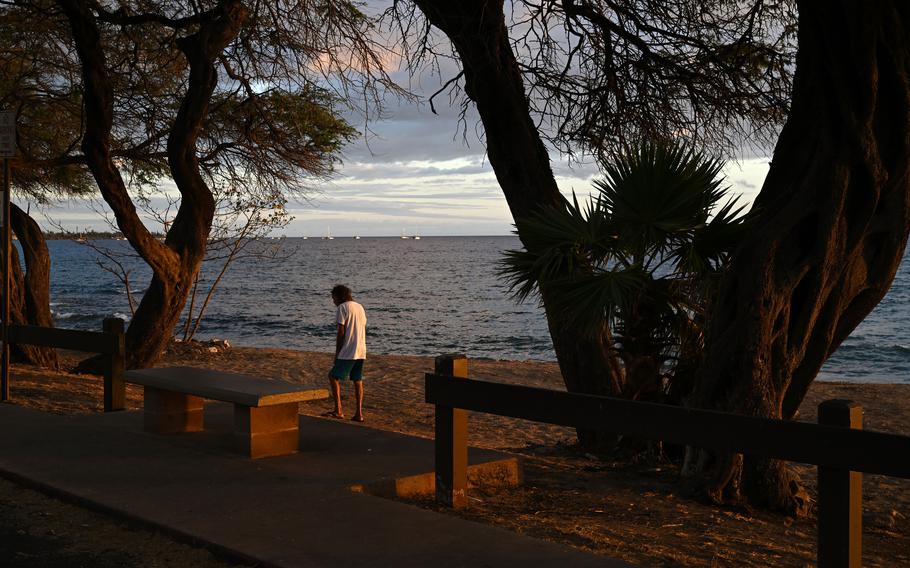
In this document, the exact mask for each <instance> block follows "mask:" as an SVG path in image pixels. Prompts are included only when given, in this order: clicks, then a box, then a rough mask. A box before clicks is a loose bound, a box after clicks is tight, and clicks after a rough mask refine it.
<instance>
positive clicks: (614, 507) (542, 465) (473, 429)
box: [13, 344, 910, 567]
mask: <svg viewBox="0 0 910 568" xmlns="http://www.w3.org/2000/svg"><path fill="white" fill-rule="evenodd" d="M331 358H332V356H331V354H330V353H311V352H300V351H291V350H280V349H256V348H237V347H235V348H227V349H220V348H218V347H213V346H206V345H199V344H197V345H193V346H180V345H179V344H178V345H176V346H175V348H174V349H173V350H172V351H170V352H169V353H168V354H167V356H166V357H165V359H164V361H162V363H161V364H162V365H192V366H199V367H209V368H216V369H224V370H232V371H237V372H245V373H250V374H256V375H260V376H266V377H272V378H276V379H282V380H286V381H292V382H300V383H306V384H319V385H321V384H323V382H324V381H325V379H324V377H325V374H326V372H327V370H328V368H329V366H330V363H331ZM75 360H76V359H75V355H74V354H66V355H65V356H64V361H65V364H66V365H69V364H72V363H73V362H74V361H75ZM432 370H433V360H432V358H426V357H410V356H398V355H370V356H369V358H368V360H367V365H366V372H365V381H366V382H365V385H366V400H365V403H364V414H365V417H366V420H367V425H369V426H371V427H374V428H381V429H385V430H391V431H395V432H403V433H406V434H411V435H415V436H422V437H427V438H431V437H432V434H433V432H432V428H433V426H432V422H433V407H432V406H430V405H427V404H425V403H424V402H423V375H424V373H426V372H430V371H432ZM13 372H14V382H13V396H14V398H15V399H16V403H17V404H22V405H24V406H30V407H34V408H38V409H41V410H45V411H50V412H61V413H76V412H99V411H100V410H101V383H100V379H99V378H98V377H94V376H79V375H72V374H69V373H64V372H46V371H41V370H36V369H32V368H28V367H24V366H18V367H14V370H13ZM470 375H471V376H472V377H477V378H485V379H489V380H495V381H501V382H507V383H515V384H524V385H531V386H538V387H545V388H553V389H562V388H563V386H562V379H561V376H560V374H559V371H558V368H557V366H556V364H555V363H545V362H521V361H492V360H472V361H470ZM127 398H128V405H129V406H130V407H131V408H139V407H140V405H141V391H140V390H139V389H135V388H133V387H130V388H129V389H128V397H127ZM830 398H848V399H852V400H855V401H857V402H859V403H861V404H862V405H863V407H864V409H865V427H866V428H867V429H871V430H880V431H885V432H894V433H900V434H905V435H910V385H871V384H844V383H821V382H817V383H816V384H814V385H813V387H812V388H811V389H810V391H809V394H808V396H807V397H806V400H805V401H804V403H803V406H802V407H801V409H800V419H801V420H808V421H814V420H815V414H816V413H815V409H816V407H817V405H818V403H819V402H821V401H822V400H825V399H830ZM350 402H351V401H350V389H349V388H348V389H346V391H345V397H344V403H345V404H346V405H350ZM328 408H329V403H328V401H316V402H312V403H304V404H301V406H300V410H301V413H303V414H307V415H312V416H318V415H319V414H321V413H322V412H324V411H325V410H327V409H328ZM348 414H350V407H349V406H348ZM469 431H470V442H471V444H472V445H476V446H480V447H486V448H492V449H497V450H503V451H508V452H512V453H515V454H517V455H519V456H521V457H522V458H523V460H524V464H525V472H526V480H525V484H524V485H523V486H522V487H520V488H517V489H511V490H505V491H498V492H496V493H476V494H472V495H471V505H470V507H469V509H467V510H466V511H462V512H458V513H452V512H446V513H447V514H458V515H460V516H464V517H467V518H470V519H473V520H476V521H479V522H484V523H490V524H494V525H499V526H502V527H505V528H508V529H510V530H514V531H517V532H520V533H524V534H528V535H531V536H534V537H537V538H543V539H547V540H553V541H558V542H562V543H566V544H569V545H572V546H576V547H579V548H582V549H585V550H589V551H592V552H595V553H599V554H606V555H609V556H612V557H617V558H622V559H624V560H627V561H630V562H634V563H638V564H641V565H644V566H756V567H757V566H810V565H814V561H815V538H816V532H815V518H814V516H813V517H810V518H807V519H792V518H789V517H786V516H782V515H776V514H771V513H767V512H763V511H754V510H750V509H747V508H741V507H736V508H733V507H731V508H718V507H713V506H708V505H705V504H702V503H699V502H696V501H694V500H692V499H690V498H687V497H686V496H684V495H683V494H682V493H681V492H680V488H679V483H678V478H677V471H676V468H675V466H674V465H673V464H670V463H664V462H659V461H655V460H643V461H641V462H640V463H629V462H628V461H614V460H612V459H605V458H601V457H598V456H594V455H589V454H585V453H583V452H581V451H579V450H578V448H577V447H576V446H575V445H574V441H575V439H574V432H573V431H572V430H571V429H568V428H562V427H556V426H550V425H545V424H537V423H532V422H526V421H521V420H513V419H508V418H501V417H496V416H491V415H478V414H472V415H471V416H470V418H469ZM798 470H799V471H800V472H801V474H802V475H803V478H804V481H805V483H806V485H807V487H808V489H809V491H810V494H812V495H813V496H814V494H815V487H814V468H810V467H799V469H798ZM863 490H864V519H863V523H864V565H866V566H883V567H892V566H901V565H907V566H910V520H908V517H910V482H908V481H905V480H896V479H891V478H883V477H880V476H865V478H864V489H863ZM413 504H414V505H415V506H421V507H428V508H435V505H434V504H433V503H432V502H430V501H415V502H413ZM108 545H109V543H108ZM171 552H172V553H173V551H171Z"/></svg>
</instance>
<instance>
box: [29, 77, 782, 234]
mask: <svg viewBox="0 0 910 568" xmlns="http://www.w3.org/2000/svg"><path fill="white" fill-rule="evenodd" d="M451 71H452V70H449V72H451ZM443 74H445V71H443ZM451 75H454V73H451ZM451 75H449V76H451ZM392 76H393V78H394V79H395V80H396V81H398V82H399V83H400V84H403V85H407V86H408V87H409V88H410V89H411V90H412V91H416V92H417V94H418V95H420V96H421V99H422V100H421V101H420V102H416V103H415V102H408V101H396V100H391V101H387V104H388V106H387V107H386V109H385V118H384V120H382V121H377V122H373V123H371V124H370V125H369V128H370V130H371V132H372V134H371V135H370V136H369V137H368V138H365V137H360V138H359V139H357V140H355V141H354V142H353V143H351V144H350V145H349V146H347V147H346V148H345V149H344V151H343V154H342V156H341V158H342V163H341V164H340V166H339V167H338V171H337V174H336V175H335V176H334V177H333V179H332V180H330V181H328V182H326V183H320V184H319V185H317V186H315V187H314V193H313V194H312V195H311V196H310V198H309V199H307V200H306V201H296V202H293V201H292V202H290V203H289V204H288V210H289V212H290V214H291V215H292V216H293V217H294V219H293V221H291V223H290V225H288V226H287V227H286V228H285V229H283V230H281V231H280V232H278V233H276V236H277V235H278V234H283V235H287V236H310V237H318V236H324V235H326V234H327V233H330V234H331V235H332V236H338V237H341V236H355V235H357V236H364V237H366V236H398V235H401V234H402V233H406V234H408V235H415V234H417V235H421V236H434V235H508V234H510V233H511V231H512V217H511V215H510V214H509V209H508V206H507V204H506V201H505V197H504V196H503V194H502V191H501V190H500V188H499V185H498V184H497V182H496V178H495V175H494V174H493V168H492V167H491V166H490V163H489V161H488V160H487V158H486V155H485V148H484V144H483V141H482V125H481V124H480V122H479V119H478V116H477V114H476V111H475V110H474V108H473V106H471V107H470V108H469V111H468V113H467V115H466V117H465V122H464V124H463V125H461V126H462V127H461V128H460V127H459V120H458V119H459V111H460V108H459V107H458V106H457V103H456V105H455V106H450V105H449V98H448V96H447V95H445V94H443V95H441V96H439V97H437V98H436V100H435V107H436V110H437V112H438V114H433V113H432V112H431V110H430V107H429V105H428V104H427V103H426V99H427V97H428V96H429V95H430V94H431V93H433V92H434V91H436V90H437V89H438V88H439V86H440V85H441V84H442V83H443V82H445V80H447V79H448V78H449V76H444V77H443V78H442V79H440V78H439V76H438V75H433V76H429V75H427V76H422V77H419V78H417V79H415V80H409V79H408V77H407V75H406V74H405V73H404V72H403V71H400V72H396V73H393V74H392ZM350 122H351V123H352V125H354V126H355V127H360V128H363V125H362V124H359V123H358V120H357V119H356V118H352V119H351V120H350ZM550 157H551V164H552V167H553V170H554V173H555V176H556V181H557V184H558V186H559V188H560V190H561V191H562V192H563V193H564V194H565V195H566V196H570V195H571V194H572V192H575V193H576V194H577V195H578V196H579V197H584V196H587V195H589V194H590V192H591V191H592V181H593V180H595V179H597V178H598V177H599V172H598V169H597V167H596V166H595V165H594V164H592V163H577V162H573V163H572V164H571V165H570V164H569V162H568V160H566V159H565V158H563V157H561V156H559V155H558V154H557V153H555V152H551V156H550ZM769 161H770V160H769V159H768V158H765V157H754V158H748V159H744V160H742V161H739V162H730V163H728V164H727V167H726V168H725V175H726V178H727V184H728V185H729V186H731V188H732V189H733V192H735V193H737V194H742V195H743V199H744V200H745V201H746V202H748V203H751V200H752V198H753V197H754V196H755V195H756V194H757V193H758V190H759V189H760V188H761V185H762V182H763V180H764V177H765V175H766V174H767V171H768V164H769ZM161 188H162V189H163V190H164V191H167V192H169V193H171V194H174V195H176V194H177V192H176V188H175V187H174V185H173V182H171V181H170V180H164V181H162V183H161ZM20 205H25V204H22V203H20ZM101 209H106V206H105V205H104V203H103V202H102V201H101V200H100V199H97V200H96V203H95V204H94V206H87V204H86V203H85V202H84V201H68V202H64V203H60V204H54V205H52V206H48V207H43V208H38V207H37V206H34V205H32V213H33V215H34V216H35V217H36V218H37V219H38V221H39V223H40V224H41V225H42V226H43V227H44V228H45V229H49V230H54V227H55V226H58V225H59V226H62V227H64V228H66V229H69V230H73V231H77V232H78V231H82V230H90V229H91V230H101V231H107V230H111V229H110V228H109V226H108V225H107V224H106V222H105V221H104V219H103V218H102V217H101V216H100V215H99V214H98V212H97V211H98V210H101ZM147 224H148V226H149V228H150V229H151V230H155V231H158V230H161V227H160V225H158V224H157V223H155V222H152V221H151V220H149V221H148V223H147Z"/></svg>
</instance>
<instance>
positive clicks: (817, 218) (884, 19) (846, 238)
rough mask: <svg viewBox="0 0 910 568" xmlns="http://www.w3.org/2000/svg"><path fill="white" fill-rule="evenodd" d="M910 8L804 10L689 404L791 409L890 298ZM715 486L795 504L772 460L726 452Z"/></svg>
mask: <svg viewBox="0 0 910 568" xmlns="http://www.w3.org/2000/svg"><path fill="white" fill-rule="evenodd" d="M908 174H910V4H908V3H906V2H904V1H903V0H893V1H884V0H882V1H880V2H851V1H847V0H841V1H837V2H834V1H832V2H827V3H824V4H821V3H816V2H802V3H800V6H799V53H798V56H797V67H796V75H795V84H794V91H793V104H792V108H791V112H790V115H789V118H788V121H787V124H786V126H785V127H784V130H783V132H782V133H781V137H780V140H779V141H778V144H777V147H776V149H775V152H774V159H773V162H772V165H771V169H770V171H769V173H768V177H767V179H766V181H765V185H764V187H763V188H762V191H761V194H760V195H759V196H758V199H757V200H756V202H755V208H756V210H757V216H756V218H755V226H754V230H753V231H752V232H751V233H750V236H749V237H748V239H747V241H746V243H745V244H744V245H743V246H742V247H741V248H740V249H739V250H738V251H737V253H736V255H735V258H734V262H733V266H732V272H731V273H730V275H729V278H728V279H727V280H726V282H725V284H724V286H723V288H722V291H721V294H720V296H719V299H718V305H717V307H716V309H715V310H714V313H713V320H712V321H711V326H710V332H709V340H708V351H707V361H706V363H705V365H704V367H703V370H702V373H701V377H700V381H699V382H698V384H697V387H696V392H695V393H694V394H693V396H692V398H691V400H690V403H691V404H692V405H695V406H704V407H709V408H715V409H721V410H726V411H731V412H737V413H743V414H749V415H754V416H762V417H769V418H782V419H790V418H792V417H793V415H794V413H795V412H796V410H797V408H798V407H799V404H800V402H801V401H802V399H803V397H804V395H805V393H806V391H807V389H808V388H809V385H810V384H811V382H812V381H813V380H814V378H815V376H816V374H817V373H818V371H819V369H820V368H821V366H822V364H823V363H824V361H825V360H826V359H827V358H828V357H829V356H830V355H831V353H832V352H833V351H834V350H835V349H836V348H837V347H838V346H839V345H840V343H841V342H842V341H843V340H844V339H845V338H846V337H847V336H848V335H849V334H850V332H851V331H852V330H853V329H854V328H855V327H856V326H857V325H858V324H859V322H861V321H862V320H863V318H865V317H866V315H867V314H868V313H869V312H870V311H871V310H872V309H873V308H874V307H875V305H876V304H877V303H878V302H879V301H880V300H881V298H882V297H883V296H884V295H885V293H886V292H887V290H888V288H889V287H890V286H891V282H892V280H893V278H894V275H895V272H896V271H897V268H898V265H899V263H900V261H901V258H902V257H903V253H904V248H905V246H906V243H907V235H908V229H910V175H908ZM719 462H720V464H721V467H720V468H719V469H718V470H716V473H717V474H718V476H717V477H716V478H715V480H714V482H712V483H711V485H710V487H709V488H708V493H709V495H711V496H712V497H713V498H715V499H717V500H724V499H726V498H727V497H730V496H740V495H742V496H745V497H747V498H749V499H750V500H751V501H753V502H756V503H759V504H766V505H771V506H773V507H778V508H783V509H785V510H790V511H794V510H797V509H799V508H800V507H801V505H802V503H800V500H799V499H798V498H795V496H794V493H795V490H796V488H797V485H796V484H794V483H791V481H792V479H791V476H790V475H789V473H788V471H787V468H786V467H785V466H784V465H783V464H781V463H779V462H769V461H767V460H762V461H758V460H749V459H746V460H745V461H743V460H740V459H738V458H733V459H721V460H719Z"/></svg>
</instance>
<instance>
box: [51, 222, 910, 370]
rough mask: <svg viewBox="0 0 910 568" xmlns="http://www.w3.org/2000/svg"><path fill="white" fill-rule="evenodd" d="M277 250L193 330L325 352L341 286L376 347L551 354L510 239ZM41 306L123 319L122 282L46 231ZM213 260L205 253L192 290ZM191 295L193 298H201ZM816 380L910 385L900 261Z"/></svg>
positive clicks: (210, 274)
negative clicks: (511, 281) (516, 272)
mask: <svg viewBox="0 0 910 568" xmlns="http://www.w3.org/2000/svg"><path fill="white" fill-rule="evenodd" d="M94 243H95V244H97V245H99V246H103V247H106V248H108V249H110V250H113V251H114V252H120V253H123V254H125V255H127V256H123V257H119V258H118V261H119V262H120V263H121V264H122V265H123V267H124V268H125V269H126V270H128V271H129V279H130V283H131V285H132V288H133V290H134V291H135V292H136V295H137V298H138V297H141V293H142V291H143V289H144V287H145V286H147V285H148V282H149V279H150V274H151V273H150V271H149V269H148V267H147V266H145V264H144V263H143V262H142V261H141V260H140V259H139V258H137V257H135V255H134V254H133V255H130V253H131V252H132V251H131V249H130V248H129V245H128V244H127V243H126V242H123V241H95V242H94ZM266 244H276V245H280V247H281V249H280V252H279V257H278V258H276V259H259V260H257V259H254V258H245V259H241V260H238V261H236V262H235V263H234V264H233V265H232V266H231V267H230V268H229V269H228V272H227V273H226V275H225V276H224V278H223V279H222V281H221V283H220V284H219V286H218V287H217V289H216V290H215V293H214V296H213V297H212V300H211V302H210V304H209V306H208V308H207V312H206V315H205V317H204V318H203V320H202V323H201V325H200V328H199V331H198V333H197V336H196V338H197V339H213V338H218V339H227V340H229V341H230V342H231V343H232V344H234V345H243V346H251V347H279V348H289V349H301V350H308V351H331V350H332V349H334V340H335V324H334V314H335V309H334V306H333V304H332V300H331V296H330V293H329V291H330V290H331V288H332V286H333V285H335V284H338V283H343V284H346V285H348V286H349V287H350V288H351V289H352V290H353V292H354V298H355V299H356V300H357V301H359V302H360V303H362V304H363V305H364V307H365V308H366V312H367V317H368V320H369V321H368V326H367V342H368V348H369V350H370V351H372V352H374V353H392V354H409V355H425V356H434V355H437V354H440V353H452V352H458V353H464V354H466V355H467V356H468V357H471V358H480V357H483V358H493V359H531V360H544V361H552V360H554V359H555V355H554V353H553V347H552V344H551V343H550V338H549V333H548V331H547V325H546V320H545V318H544V315H543V310H542V309H541V308H540V307H538V305H537V304H536V302H534V301H529V302H526V303H523V304H518V303H516V302H515V301H513V300H512V299H511V298H510V296H509V292H508V289H507V287H506V285H505V284H504V283H503V281H502V280H500V279H499V278H498V277H497V276H496V270H497V267H498V263H499V262H500V260H501V259H502V252H503V251H504V250H507V249H514V248H518V247H519V242H518V239H517V238H515V237H423V238H421V239H419V240H415V239H402V238H399V237H363V238H361V239H353V238H341V237H339V238H335V239H332V240H328V239H318V238H317V239H313V238H310V239H302V238H288V239H282V240H280V241H269V242H267V243H266ZM48 248H49V249H50V254H51V261H52V270H51V308H52V311H53V314H54V317H55V323H56V325H57V326H58V327H66V328H73V329H95V330H97V329H100V327H101V320H102V319H103V318H105V317H108V316H112V315H113V316H119V317H123V318H125V319H127V320H128V319H129V314H130V310H129V304H128V301H127V296H126V292H125V288H124V285H123V283H122V282H121V281H120V280H119V279H118V278H117V277H115V276H114V275H113V274H112V273H111V272H110V271H108V270H105V266H107V267H108V268H110V267H111V266H112V263H111V262H110V261H108V260H106V259H104V258H102V257H101V256H100V255H99V254H98V253H97V252H95V251H93V250H92V249H91V248H90V247H88V246H86V245H85V244H82V243H78V242H74V241H50V242H49V243H48ZM220 268H221V266H220V263H215V262H213V263H207V264H206V265H204V268H203V271H202V283H201V286H200V294H205V293H206V292H207V289H208V285H210V284H211V282H212V281H213V279H214V278H215V277H216V276H217V273H218V271H219V270H220ZM202 299H203V298H202V297H199V298H197V306H198V304H199V303H200V302H201V301H202ZM820 378H821V379H823V380H824V379H827V380H846V381H851V382H889V383H910V263H908V262H906V259H905V262H904V263H903V265H902V266H901V269H900V270H899V272H898V274H897V277H896V278H895V280H894V284H893V286H892V289H891V291H890V292H889V293H888V295H887V296H886V298H885V299H884V300H883V301H882V302H881V304H879V306H878V307H877V308H876V309H875V311H874V312H872V313H871V314H870V315H869V316H868V317H867V318H866V320H865V321H864V322H863V323H862V324H861V325H860V326H859V327H858V328H857V329H856V330H855V331H854V332H853V334H852V335H851V336H850V337H849V338H848V339H847V340H846V341H845V342H844V343H843V344H842V345H841V347H840V348H839V349H838V350H837V352H836V353H835V354H834V356H832V357H831V359H830V360H829V361H828V362H827V364H826V365H825V367H824V368H823V370H822V373H821V375H820Z"/></svg>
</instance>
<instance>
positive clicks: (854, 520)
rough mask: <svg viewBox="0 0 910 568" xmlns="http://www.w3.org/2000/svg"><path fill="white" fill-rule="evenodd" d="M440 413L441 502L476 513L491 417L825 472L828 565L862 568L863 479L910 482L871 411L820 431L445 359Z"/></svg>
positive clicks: (829, 420)
mask: <svg viewBox="0 0 910 568" xmlns="http://www.w3.org/2000/svg"><path fill="white" fill-rule="evenodd" d="M426 402H428V403H430V404H435V405H436V442H435V445H436V450H435V451H436V500H437V501H438V502H440V503H443V504H446V505H449V506H452V507H463V506H465V505H466V504H467V461H468V460H467V455H468V454H467V418H466V413H465V411H467V410H471V411H474V412H484V413H488V414H497V415H499V416H508V417H512V418H522V419H525V420H531V421H534V422H545V423H548V424H557V425H561V426H572V427H575V428H584V429H590V430H600V431H606V432H613V433H617V434H623V435H628V436H635V437H639V438H646V439H652V440H661V441H664V442H670V443H675V444H681V445H688V446H694V447H698V448H705V449H712V450H717V451H720V452H726V453H743V454H748V455H750V456H759V457H766V458H775V459H781V460H787V461H793V462H800V463H807V464H814V465H817V466H818V565H819V566H821V567H823V568H830V567H842V566H843V567H850V568H858V567H859V566H861V562H862V561H861V557H862V547H861V539H862V474H861V473H860V472H866V473H877V474H883V475H889V476H892V477H901V478H910V459H908V457H907V456H910V437H908V436H899V435H895V434H885V433H881V432H870V431H863V430H861V428H862V407H860V406H859V405H858V404H855V403H853V402H850V401H844V400H828V401H825V402H823V403H821V404H820V405H819V411H818V418H819V424H810V423H805V422H791V421H784V420H768V419H763V418H755V417H751V416H743V415H738V414H729V413H724V412H714V411H709V410H696V409H691V408H682V407H678V406H669V405H664V404H654V403H647V402H635V401H629V400H623V399H616V398H608V397H602V396H592V395H585V394H574V393H568V392H563V391H554V390H547V389H540V388H532V387H524V386H516V385H507V384H502V383H494V382H489V381H483V380H476V379H468V378H467V359H466V358H464V357H462V356H452V355H444V356H441V357H437V359H436V372H435V373H432V374H431V373H428V374H427V375H426Z"/></svg>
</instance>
